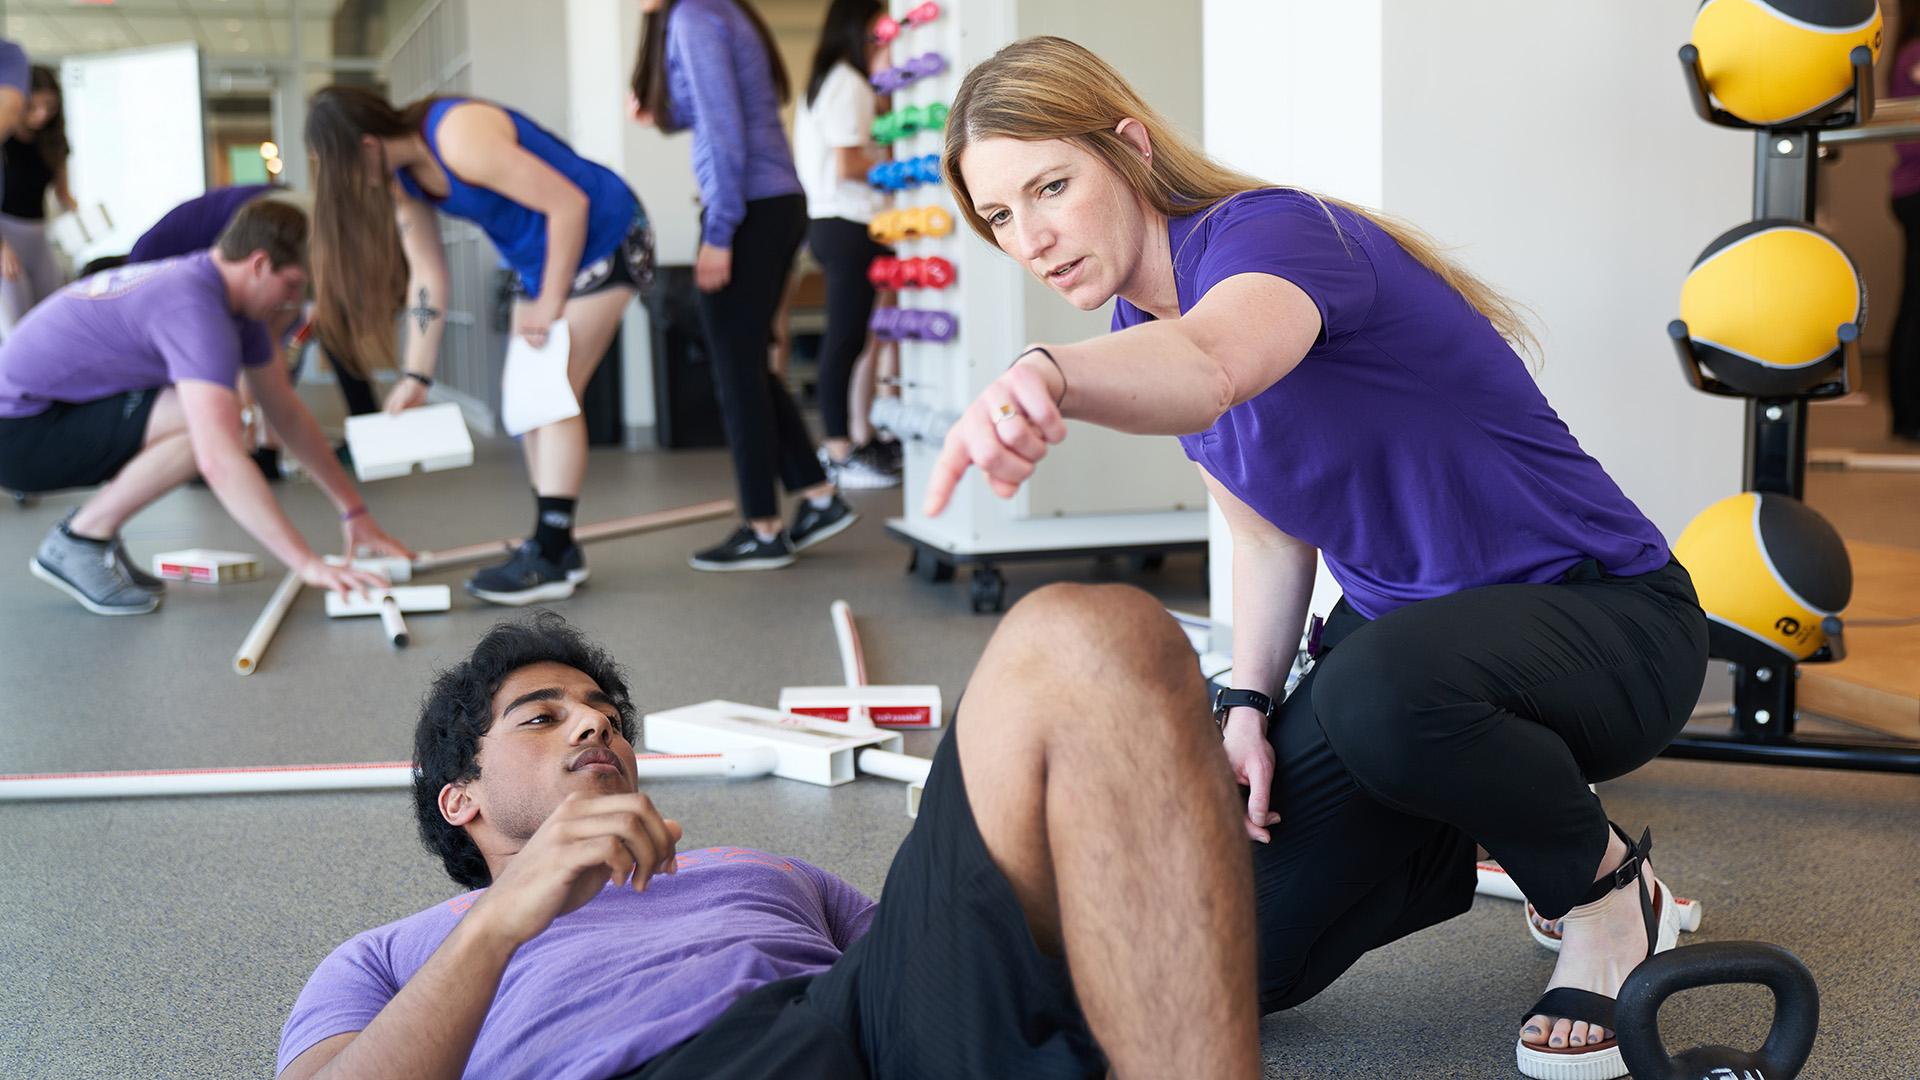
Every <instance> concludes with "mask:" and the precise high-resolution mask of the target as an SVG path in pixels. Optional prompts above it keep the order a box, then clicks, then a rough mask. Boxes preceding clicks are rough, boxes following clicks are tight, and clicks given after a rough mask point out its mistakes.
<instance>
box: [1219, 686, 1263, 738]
mask: <svg viewBox="0 0 1920 1080" xmlns="http://www.w3.org/2000/svg"><path fill="white" fill-rule="evenodd" d="M1242 706H1245V707H1246V708H1249V709H1258V710H1260V715H1261V716H1263V717H1265V718H1266V719H1267V721H1268V722H1272V720H1273V699H1272V698H1270V697H1268V696H1267V695H1265V694H1263V693H1261V692H1260V691H1258V690H1234V689H1229V688H1227V687H1221V688H1220V689H1219V690H1216V691H1214V695H1213V722H1214V723H1215V724H1216V725H1218V726H1219V728H1220V730H1221V731H1222V732H1223V733H1224V732H1225V731H1226V730H1227V714H1228V713H1230V712H1232V711H1233V710H1235V709H1238V708H1240V707H1242Z"/></svg>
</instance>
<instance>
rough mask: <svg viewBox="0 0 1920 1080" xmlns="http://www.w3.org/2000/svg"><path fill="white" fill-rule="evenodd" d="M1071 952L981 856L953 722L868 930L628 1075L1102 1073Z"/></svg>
mask: <svg viewBox="0 0 1920 1080" xmlns="http://www.w3.org/2000/svg"><path fill="white" fill-rule="evenodd" d="M1106 1073H1107V1062H1106V1057H1105V1055H1103V1054H1102V1053H1101V1052H1100V1049H1099V1047H1098V1046H1097V1045H1096V1044H1095V1043H1094V1041H1093V1035H1092V1033H1091V1032H1090V1031H1088V1030H1087V1025H1086V1020H1085V1018H1084V1017H1083V1016H1082V1015H1081V1013H1080V1005H1079V1002H1078V1001H1077V1000H1076V999H1075V997H1074V993H1073V984H1072V982H1071V980H1070V979H1069V977H1068V974H1067V965H1066V961H1065V960H1063V959H1060V958H1058V957H1052V956H1047V955H1046V954H1044V953H1042V952H1041V951H1040V949H1039V947H1038V946H1037V945H1036V944H1035V943H1034V940H1033V934H1032V933H1031V932H1030V931H1029V930H1028V929H1027V920H1026V915H1025V914H1024V913H1023V912H1022V911H1021V910H1020V901H1019V900H1018V898H1016V897H1015V896H1014V894H1013V886H1011V885H1009V884H1008V883H1007V879H1006V878H1005V877H1004V876H1002V875H1001V873H1000V870H999V868H998V867H996V866H994V865H993V861H992V859H991V858H989V857H988V855H987V846H986V843H985V842H984V841H983V840H981V838H980V831H979V829H978V828H977V827H976V826H975V824H974V820H973V812H972V809H971V808H970V806H969V805H968V803H967V789H966V784H965V782H964V781H963V780H962V778H961V774H960V753H959V750H958V748H957V747H956V745H955V742H954V737H953V731H952V729H949V730H948V732H947V735H946V738H945V739H943V740H941V743H940V749H939V750H938V751H936V752H935V753H934V755H933V770H932V775H931V776H929V777H928V780H927V790H926V794H925V796H924V797H923V798H922V800H921V803H920V817H919V819H918V820H917V821H915V822H914V825H913V831H912V832H910V833H909V834H908V835H907V839H906V841H905V842H904V843H902V844H901V845H900V850H899V852H898V853H896V854H895V855H894V858H893V866H892V868H891V869H889V870H888V871H887V884H886V888H885V889H884V891H883V892H882V893H881V898H880V906H879V910H877V911H875V912H874V917H873V925H872V928H871V929H869V930H868V931H867V935H866V936H865V937H863V938H861V939H860V940H859V941H858V942H856V943H854V946H853V948H851V949H849V950H847V952H846V955H844V956H842V957H841V958H840V960H839V962H838V963H836V964H834V965H833V967H832V968H830V969H828V970H827V971H825V972H822V973H821V974H819V975H815V976H812V977H811V978H799V979H787V980H785V981H782V982H778V983H773V984H770V985H768V986H763V987H760V988H759V989H757V990H755V991H753V992H752V993H749V994H747V995H745V996H744V997H742V998H741V999H740V1000H738V1001H736V1002H734V1004H733V1006H732V1007H731V1008H729V1009H728V1010H727V1011H726V1012H725V1013H722V1014H721V1015H720V1017H719V1018H718V1019H717V1020H715V1021H714V1022H713V1023H712V1024H710V1025H708V1027H707V1028H706V1030H704V1031H702V1032H701V1033H700V1034H699V1035H696V1036H694V1037H693V1038H691V1039H689V1040H687V1041H686V1042H684V1043H681V1044H680V1045H679V1046H676V1047H674V1048H673V1049H672V1050H669V1051H667V1052H666V1053H665V1054H662V1055H660V1056H659V1057H656V1058H654V1059H653V1060H652V1061H650V1062H648V1063H647V1064H646V1065H644V1066H642V1067H641V1068H640V1069H639V1071H637V1072H634V1073H631V1074H629V1080H694V1078H696V1077H697V1078H700V1080H774V1078H780V1080H789V1078H796V1080H812V1078H819V1080H829V1078H831V1080H853V1078H857V1077H861V1076H871V1077H874V1078H875V1080H896V1078H898V1080H943V1078H947V1077H953V1078H960V1077H978V1078H989V1080H997V1078H1002V1077H1005V1078H1014V1077H1018V1078H1020V1080H1039V1078H1050V1077H1075V1078H1079V1077H1101V1076H1105V1075H1106Z"/></svg>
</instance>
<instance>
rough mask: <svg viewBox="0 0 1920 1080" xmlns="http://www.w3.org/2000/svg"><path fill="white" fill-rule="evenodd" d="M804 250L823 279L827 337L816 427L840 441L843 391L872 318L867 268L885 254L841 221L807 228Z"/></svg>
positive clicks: (854, 225)
mask: <svg viewBox="0 0 1920 1080" xmlns="http://www.w3.org/2000/svg"><path fill="white" fill-rule="evenodd" d="M807 246H808V247H810V248H811V249H812V250H813V257H814V260H815V261H816V262H818V263H819V264H820V268H821V270H822V271H823V272H824V273H825V274H826V278H827V333H826V336H825V337H824V338H822V339H821V342H820V391H819V402H820V426H821V428H822V429H823V430H824V431H825V432H826V435H827V438H829V439H844V438H846V437H847V433H848V431H849V430H850V425H849V423H848V415H847V410H848V401H847V387H848V385H849V384H850V383H851V381H852V375H853V366H854V363H855V361H857V360H858V359H859V358H860V350H861V349H862V348H863V347H864V346H865V345H866V342H867V320H868V319H870V318H871V317H872V316H873V298H874V288H873V283H872V282H870V281H868V280H867V267H868V265H869V264H871V263H872V261H873V259H874V256H876V255H880V254H883V253H884V252H885V251H886V249H885V248H883V247H881V246H880V245H878V244H876V243H874V242H873V240H872V239H871V238H869V237H868V236H867V229H866V226H864V225H861V224H860V223H859V222H857V221H848V220H847V219H845V218H819V219H816V220H815V221H813V222H812V223H811V224H810V225H809V226H808V229H807Z"/></svg>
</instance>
